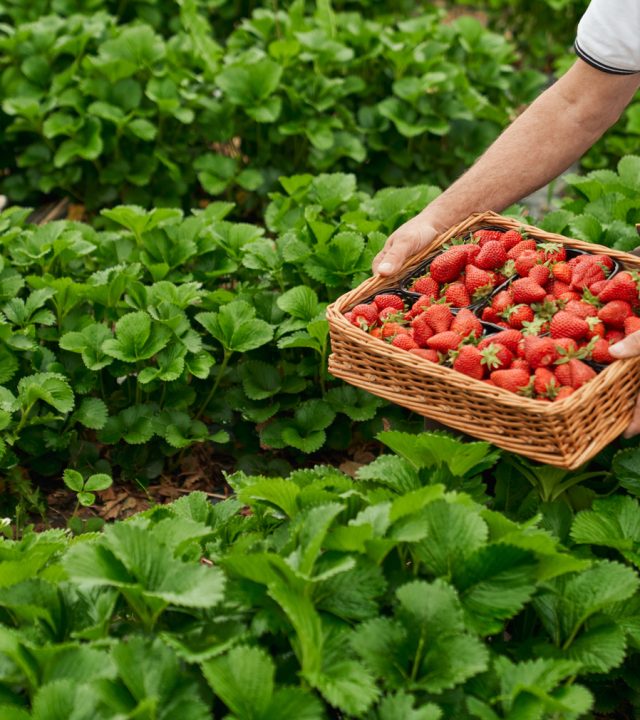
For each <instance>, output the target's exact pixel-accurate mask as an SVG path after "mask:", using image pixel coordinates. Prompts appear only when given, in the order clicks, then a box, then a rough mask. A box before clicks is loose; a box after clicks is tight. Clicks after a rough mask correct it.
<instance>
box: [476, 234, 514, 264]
mask: <svg viewBox="0 0 640 720" xmlns="http://www.w3.org/2000/svg"><path fill="white" fill-rule="evenodd" d="M506 262H507V251H506V250H505V249H504V245H503V244H502V243H501V242H498V241H497V240H490V241H489V242H487V243H485V244H484V245H483V246H482V249H481V250H480V252H479V253H478V256H477V257H476V259H475V263H474V264H475V265H476V267H479V268H482V269H483V270H495V269H496V268H499V267H502V266H503V265H504V264H505V263H506Z"/></svg>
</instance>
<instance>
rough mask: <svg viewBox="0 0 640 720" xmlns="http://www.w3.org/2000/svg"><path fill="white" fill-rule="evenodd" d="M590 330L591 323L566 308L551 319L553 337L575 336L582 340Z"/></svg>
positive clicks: (574, 337) (575, 338)
mask: <svg viewBox="0 0 640 720" xmlns="http://www.w3.org/2000/svg"><path fill="white" fill-rule="evenodd" d="M588 332H589V325H588V324H587V322H586V320H583V319H582V318H581V317H578V316H577V315H572V314H571V313H568V312H567V311H566V310H560V312H558V313H556V314H555V315H554V316H553V318H552V320H551V337H554V338H565V337H566V338H573V339H574V340H580V339H582V338H583V337H586V335H587V333H588Z"/></svg>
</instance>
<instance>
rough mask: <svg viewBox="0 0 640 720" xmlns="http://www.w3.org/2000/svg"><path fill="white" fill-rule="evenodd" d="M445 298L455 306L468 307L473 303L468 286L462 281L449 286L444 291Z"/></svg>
mask: <svg viewBox="0 0 640 720" xmlns="http://www.w3.org/2000/svg"><path fill="white" fill-rule="evenodd" d="M444 298H445V300H446V301H447V302H448V303H449V305H452V306H453V307H459V308H462V307H466V306H467V305H470V304H471V298H470V297H469V293H468V291H467V288H466V287H465V286H464V284H463V283H461V282H454V283H451V285H448V286H447V289H446V290H445V293H444Z"/></svg>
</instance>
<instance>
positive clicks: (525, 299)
mask: <svg viewBox="0 0 640 720" xmlns="http://www.w3.org/2000/svg"><path fill="white" fill-rule="evenodd" d="M511 289H512V291H513V300H514V302H516V303H527V304H530V303H535V302H540V301H541V300H543V299H544V297H545V295H546V294H547V293H546V292H545V290H544V288H542V287H540V285H538V283H537V282H536V281H535V280H532V279H531V278H528V277H524V278H520V280H514V282H513V283H512V285H511Z"/></svg>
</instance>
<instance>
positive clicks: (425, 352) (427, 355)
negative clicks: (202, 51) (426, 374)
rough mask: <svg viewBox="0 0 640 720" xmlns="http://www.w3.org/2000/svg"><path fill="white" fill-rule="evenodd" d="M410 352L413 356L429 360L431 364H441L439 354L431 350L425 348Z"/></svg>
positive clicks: (414, 349) (413, 349) (412, 349)
mask: <svg viewBox="0 0 640 720" xmlns="http://www.w3.org/2000/svg"><path fill="white" fill-rule="evenodd" d="M409 352H410V353H411V354H412V355H417V356H418V357H421V358H423V359H424V360H428V361H429V362H434V363H439V362H440V357H439V356H438V353H437V352H436V351H435V350H431V349H425V348H411V350H409Z"/></svg>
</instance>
